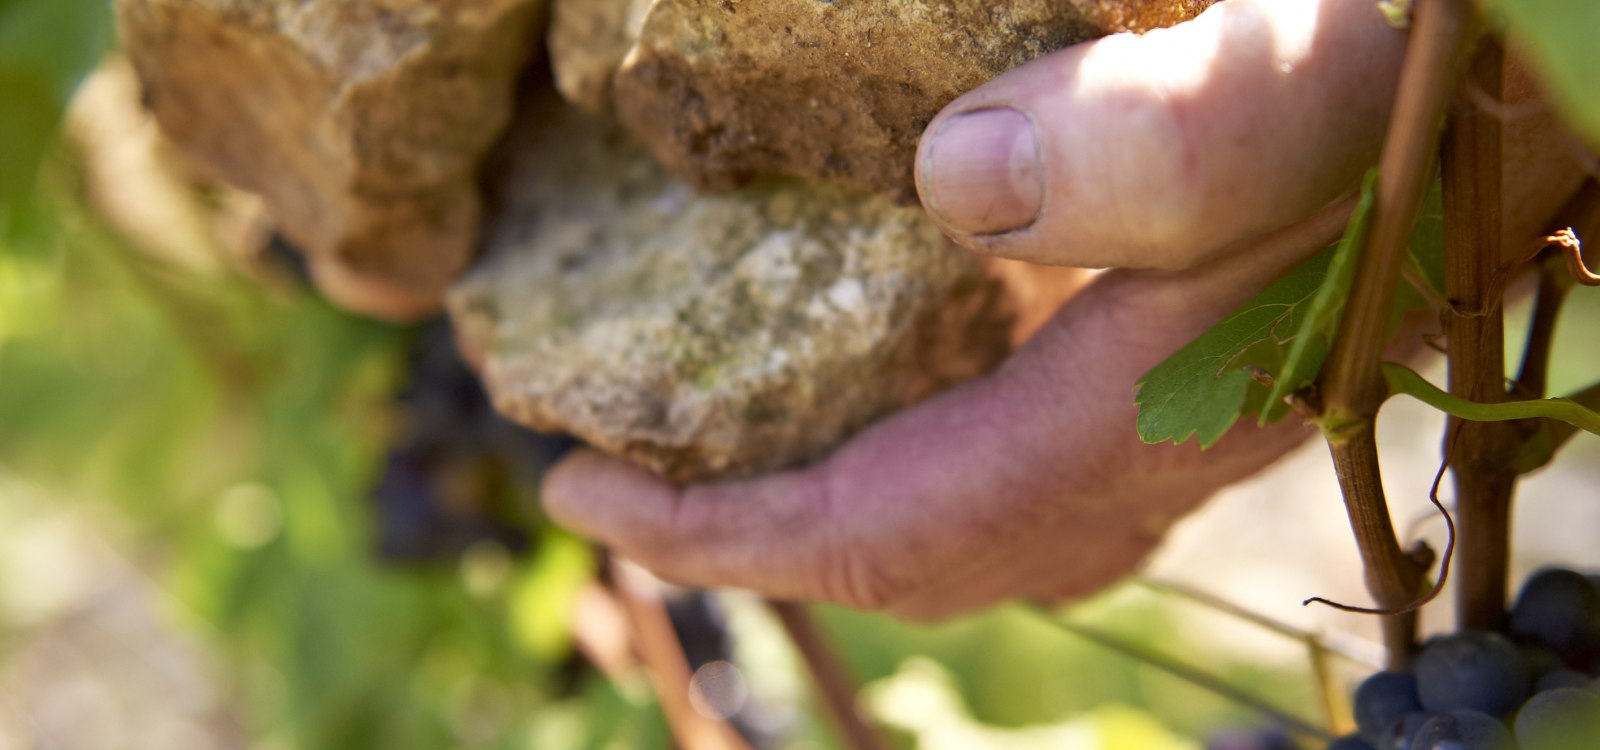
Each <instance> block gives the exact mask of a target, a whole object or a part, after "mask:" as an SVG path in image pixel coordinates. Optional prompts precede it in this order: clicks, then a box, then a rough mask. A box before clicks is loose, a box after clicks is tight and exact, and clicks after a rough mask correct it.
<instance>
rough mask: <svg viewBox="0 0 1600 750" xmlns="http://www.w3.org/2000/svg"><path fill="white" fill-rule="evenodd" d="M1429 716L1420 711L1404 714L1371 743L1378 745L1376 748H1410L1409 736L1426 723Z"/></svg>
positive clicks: (1389, 749)
mask: <svg viewBox="0 0 1600 750" xmlns="http://www.w3.org/2000/svg"><path fill="white" fill-rule="evenodd" d="M1429 718H1431V717H1429V716H1428V715H1427V714H1425V713H1422V712H1421V711H1417V712H1415V713H1409V714H1406V715H1405V718H1402V719H1400V720H1399V721H1396V722H1395V723H1393V724H1390V725H1389V728H1388V729H1386V730H1384V732H1383V736H1382V737H1379V738H1378V741H1377V742H1374V743H1373V744H1374V745H1377V746H1378V750H1411V737H1412V736H1413V735H1415V734H1416V733H1417V730H1419V729H1421V728H1422V725H1423V724H1426V723H1428V719H1429Z"/></svg>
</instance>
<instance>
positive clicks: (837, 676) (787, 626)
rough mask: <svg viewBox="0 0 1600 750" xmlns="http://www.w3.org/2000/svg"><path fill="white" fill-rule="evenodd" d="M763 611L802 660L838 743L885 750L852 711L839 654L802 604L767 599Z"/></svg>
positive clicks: (852, 686)
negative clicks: (781, 630)
mask: <svg viewBox="0 0 1600 750" xmlns="http://www.w3.org/2000/svg"><path fill="white" fill-rule="evenodd" d="M767 608H768V609H770V610H771V611H772V613H773V615H775V616H776V617H777V618H778V622H779V623H781V624H782V625H783V630H784V632H785V633H787V634H788V636H789V641H790V642H792V643H793V644H794V646H795V649H796V650H798V651H799V652H800V656H801V657H802V658H803V659H804V660H805V663H806V669H807V671H809V672H810V673H811V682H812V686H813V687H814V688H815V691H816V693H817V696H818V697H819V698H820V699H821V703H822V710H823V713H824V715H825V716H827V718H828V723H829V724H831V725H832V726H833V730H834V732H835V733H836V734H837V735H838V737H839V739H840V742H841V744H843V746H844V747H846V748H849V749H850V750H888V747H889V745H888V743H887V742H885V741H884V739H883V737H881V736H879V734H878V733H877V732H876V731H875V730H874V729H873V728H872V727H871V726H869V725H868V724H867V723H866V721H864V720H863V719H862V717H861V714H860V712H859V711H857V710H856V683H855V680H853V679H852V678H851V677H850V674H849V672H848V671H846V669H845V665H844V663H843V662H842V661H840V659H839V655H838V654H837V653H835V652H834V650H833V648H832V647H831V646H829V645H828V638H827V634H825V633H824V632H822V629H821V628H819V627H818V626H817V623H816V620H815V619H814V618H812V617H811V614H810V613H809V612H807V611H806V608H805V607H804V606H802V605H799V604H795V603H793V602H778V601H772V600H770V599H769V600H767Z"/></svg>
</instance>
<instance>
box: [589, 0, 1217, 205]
mask: <svg viewBox="0 0 1600 750" xmlns="http://www.w3.org/2000/svg"><path fill="white" fill-rule="evenodd" d="M1211 2H1212V0H999V1H998V2H981V3H980V2H972V1H971V0H656V1H655V2H654V3H653V4H652V5H651V6H650V9H649V13H648V14H647V15H646V16H645V18H644V21H643V29H642V30H641V31H640V32H639V42H638V43H637V45H636V46H635V47H634V49H633V50H632V51H631V52H630V53H629V54H628V56H627V60H626V61H625V62H624V63H623V65H622V67H621V69H620V71H619V72H618V73H617V77H616V84H615V85H616V91H615V100H616V104H617V111H618V114H619V115H620V116H621V117H622V119H623V121H624V122H625V123H626V124H627V125H628V127H629V129H630V130H632V131H633V133H634V134H635V135H636V136H638V137H639V138H641V139H643V140H644V141H645V142H646V143H647V144H648V145H649V146H650V149H651V150H652V151H653V152H654V153H655V155H656V157H657V158H659V159H660V160H661V162H662V163H663V164H665V165H666V166H667V167H668V168H669V169H671V170H672V171H674V172H676V173H677V174H679V175H681V176H683V177H685V178H687V179H689V180H691V181H692V182H694V183H695V184H696V185H698V186H700V187H703V188H711V189H721V188H727V187H730V186H732V185H735V184H739V183H741V182H743V181H744V180H746V179H748V178H749V177H750V176H752V175H756V174H762V173H776V174H786V175H794V176H799V177H809V178H821V179H826V180H830V181H834V182H838V183H840V184H844V185H848V186H853V187H857V188H863V189H866V190H871V191H875V192H881V193H885V194H887V195H890V196H891V197H894V198H896V199H898V200H902V201H909V200H911V199H912V198H914V197H915V195H916V191H915V188H914V186H913V182H912V162H913V159H914V156H915V153H916V145H917V139H918V137H919V136H920V135H921V134H922V130H923V128H924V127H926V126H927V124H928V122H929V121H931V120H932V119H933V116H934V115H936V114H938V112H939V110H940V109H942V108H943V107H944V105H945V104H947V103H949V102H950V101H951V100H952V99H954V98H955V97H957V96H959V95H960V94H962V93H964V92H966V91H968V90H970V89H972V88H974V87H976V86H978V85H979V84H982V83H984V82H985V81H988V80H989V79H991V78H993V77H995V76H996V75H999V74H1000V73H1002V72H1005V71H1006V70H1009V69H1011V68H1013V67H1016V66H1017V65H1020V64H1022V63H1024V62H1027V61H1028V60H1031V59H1034V58H1036V57H1039V56H1041V55H1044V54H1046V53H1048V52H1051V51H1054V50H1056V49H1059V48H1061V47H1064V46H1067V45H1069V44H1073V43H1076V42H1080V41H1084V40H1087V39H1091V38H1094V37H1098V36H1102V35H1104V34H1107V33H1111V32H1117V31H1144V30H1148V29H1151V28H1155V27H1158V26H1169V25H1172V24H1175V23H1177V22H1179V21H1182V20H1185V19H1187V18H1191V17H1193V16H1195V15H1197V14H1198V13H1199V12H1200V11H1201V10H1203V9H1204V8H1205V7H1206V6H1207V5H1209V4H1211Z"/></svg>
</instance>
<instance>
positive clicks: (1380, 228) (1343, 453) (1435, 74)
mask: <svg viewBox="0 0 1600 750" xmlns="http://www.w3.org/2000/svg"><path fill="white" fill-rule="evenodd" d="M1472 21H1473V11H1472V5H1471V2H1470V1H1469V0H1429V2H1425V3H1419V4H1418V8H1417V19H1416V23H1415V24H1414V25H1413V27H1412V31H1411V35H1412V36H1411V40H1410V42H1409V45H1408V47H1407V49H1406V57H1405V62H1404V64H1403V66H1402V67H1401V71H1400V84H1399V90H1398V92H1397V93H1396V98H1395V107H1394V114H1393V118H1392V119H1391V120H1390V123H1389V131H1388V134H1387V137H1386V138H1385V140H1384V144H1383V153H1382V155H1381V157H1380V158H1379V162H1378V191H1377V203H1376V204H1375V205H1374V206H1373V214H1372V219H1371V221H1372V230H1371V234H1370V235H1369V236H1368V238H1367V244H1366V247H1365V249H1364V251H1363V252H1362V253H1361V257H1360V260H1359V261H1358V262H1357V266H1356V277H1355V283H1354V285H1353V286H1352V288H1351V296H1350V300H1349V302H1348V303H1347V305H1346V308H1345V315H1344V320H1343V321H1342V323H1341V325H1340V327H1339V332H1338V334H1336V335H1335V337H1334V342H1333V347H1332V349H1331V350H1330V352H1329V356H1328V361H1327V364H1326V366H1325V367H1324V369H1323V375H1322V378H1321V380H1320V382H1319V386H1320V390H1321V393H1322V396H1323V423H1324V424H1328V425H1336V427H1333V428H1332V429H1327V430H1325V434H1326V435H1327V438H1328V446H1329V450H1330V452H1331V453H1332V454H1333V463H1334V469H1335V471H1336V472H1337V473H1338V475H1339V485H1340V487H1341V488H1342V489H1343V490H1344V497H1345V509H1346V511H1347V512H1348V514H1349V516H1350V527H1351V530H1352V531H1353V532H1354V533H1355V538H1356V546H1357V548H1358V549H1359V550H1360V553H1361V559H1362V563H1363V565H1364V566H1365V568H1366V575H1365V578H1366V584H1367V589H1368V591H1370V592H1371V593H1372V596H1373V598H1374V599H1376V600H1377V602H1378V605H1379V606H1380V607H1381V608H1385V609H1389V608H1398V607H1404V606H1405V605H1406V603H1407V602H1410V601H1411V600H1412V599H1414V598H1415V597H1416V595H1417V593H1418V592H1419V590H1420V588H1421V582H1422V570H1421V567H1420V566H1419V565H1418V564H1417V563H1416V561H1414V560H1411V559H1410V558H1409V557H1407V556H1406V554H1405V553H1404V552H1403V551H1401V549H1400V543H1399V541H1398V540H1397V538H1396V537H1395V532H1394V525H1393V523H1392V522H1391V520H1390V518H1389V506H1388V500H1387V498H1385V496H1384V492H1383V482H1382V479H1381V477H1380V475H1379V467H1378V452H1377V443H1376V441H1375V440H1374V436H1373V430H1374V424H1375V421H1376V419H1377V413H1378V407H1379V406H1380V405H1381V404H1382V403H1383V399H1384V397H1385V395H1386V393H1387V388H1386V387H1385V384H1384V382H1383V378H1382V375H1381V374H1380V372H1379V370H1378V363H1379V357H1380V356H1381V353H1382V350H1383V347H1384V338H1385V336H1384V333H1385V329H1386V327H1387V324H1388V317H1389V309H1390V305H1391V302H1392V300H1393V299H1394V296H1395V292H1396V290H1397V287H1398V285H1399V282H1400V274H1401V268H1402V266H1403V265H1404V263H1405V258H1406V250H1407V247H1408V243H1409V240H1410V235H1411V228H1412V225H1414V224H1415V223H1416V218H1417V213H1418V211H1419V210H1420V208H1421V204H1422V196H1423V190H1424V188H1425V187H1426V186H1427V181H1428V178H1429V175H1430V167H1431V165H1432V163H1433V158H1434V153H1435V151H1436V149H1437V144H1438V140H1439V126H1440V123H1441V122H1442V121H1443V119H1444V114H1445V109H1446V106H1447V104H1448V102H1449V100H1450V96H1451V91H1452V89H1453V88H1454V83H1455V80H1456V76H1457V71H1458V70H1460V68H1461V65H1462V61H1463V60H1464V59H1465V57H1466V54H1467V48H1468V45H1469V41H1470V38H1471V30H1472ZM1383 633H1384V645H1385V646H1386V647H1387V648H1388V651H1389V655H1388V663H1389V665H1390V666H1391V667H1395V668H1398V667H1399V666H1401V664H1402V663H1403V662H1404V660H1405V656H1406V653H1407V652H1408V651H1409V650H1410V648H1411V644H1412V642H1413V640H1414V637H1415V633H1416V615H1415V613H1411V614H1407V615H1394V616H1386V617H1384V625H1383Z"/></svg>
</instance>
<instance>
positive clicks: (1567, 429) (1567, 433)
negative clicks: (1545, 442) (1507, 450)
mask: <svg viewBox="0 0 1600 750" xmlns="http://www.w3.org/2000/svg"><path fill="white" fill-rule="evenodd" d="M1567 398H1570V399H1572V400H1573V401H1576V402H1578V403H1579V404H1581V405H1583V406H1587V407H1589V408H1590V409H1594V410H1597V411H1600V383H1595V384H1594V385H1591V386H1589V387H1587V388H1584V389H1583V390H1581V391H1578V392H1577V393H1574V394H1572V395H1571V396H1568V397H1567ZM1545 425H1546V427H1545V429H1547V430H1549V433H1548V436H1549V439H1550V452H1551V453H1555V452H1556V451H1559V450H1561V446H1563V445H1566V444H1567V441H1568V440H1571V439H1572V438H1573V436H1575V435H1577V434H1578V428H1577V427H1574V426H1573V425H1570V424H1567V423H1566V422H1554V421H1550V420H1546V421H1545Z"/></svg>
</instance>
